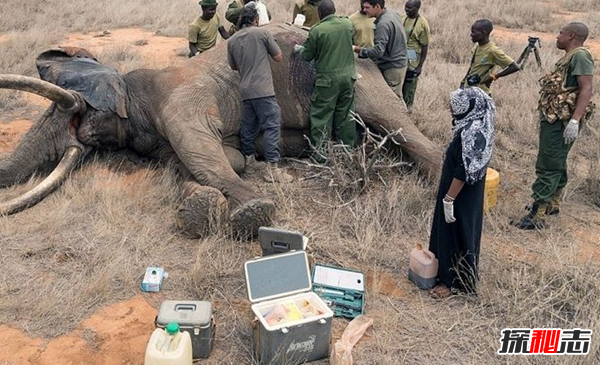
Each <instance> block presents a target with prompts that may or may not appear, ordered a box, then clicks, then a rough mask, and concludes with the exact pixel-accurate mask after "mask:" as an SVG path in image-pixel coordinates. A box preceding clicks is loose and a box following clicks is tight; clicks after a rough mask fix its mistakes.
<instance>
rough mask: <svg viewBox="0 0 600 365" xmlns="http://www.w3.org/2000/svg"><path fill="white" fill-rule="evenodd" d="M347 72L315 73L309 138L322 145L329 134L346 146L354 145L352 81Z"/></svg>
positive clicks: (319, 145) (353, 80)
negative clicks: (334, 73)
mask: <svg viewBox="0 0 600 365" xmlns="http://www.w3.org/2000/svg"><path fill="white" fill-rule="evenodd" d="M355 81H356V78H355V77H354V76H351V75H343V74H342V75H327V76H322V75H317V80H316V81H315V91H314V92H313V95H312V98H311V106H310V142H311V143H312V144H313V146H315V147H316V148H317V149H320V148H322V147H323V146H324V145H325V143H326V142H327V141H328V140H329V139H330V138H332V137H335V139H336V140H337V141H339V142H341V143H343V144H345V145H347V146H350V147H355V146H356V125H355V123H354V121H353V120H352V119H351V117H350V111H351V110H352V111H354V82H355Z"/></svg>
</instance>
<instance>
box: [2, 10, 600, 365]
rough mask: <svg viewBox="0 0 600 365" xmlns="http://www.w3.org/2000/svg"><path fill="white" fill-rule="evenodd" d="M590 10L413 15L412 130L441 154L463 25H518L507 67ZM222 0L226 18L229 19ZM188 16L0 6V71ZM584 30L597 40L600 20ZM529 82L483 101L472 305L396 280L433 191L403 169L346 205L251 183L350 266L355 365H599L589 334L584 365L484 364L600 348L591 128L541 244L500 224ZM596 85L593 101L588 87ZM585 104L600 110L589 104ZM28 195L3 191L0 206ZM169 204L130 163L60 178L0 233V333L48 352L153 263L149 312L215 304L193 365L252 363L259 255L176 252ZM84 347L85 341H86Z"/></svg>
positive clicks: (315, 244) (331, 193) (15, 104)
mask: <svg viewBox="0 0 600 365" xmlns="http://www.w3.org/2000/svg"><path fill="white" fill-rule="evenodd" d="M264 1H265V2H266V3H267V5H268V6H269V8H270V10H271V12H272V13H273V15H274V18H275V20H277V21H290V20H291V19H289V18H291V15H290V9H291V6H292V3H293V1H292V0H279V1H275V0H264ZM596 2H597V1H596V0H578V1H566V0H560V1H559V2H557V3H556V4H550V3H548V2H539V1H533V0H523V1H516V0H514V1H506V2H502V4H501V5H500V4H499V3H498V2H494V1H491V0H481V1H476V0H464V1H458V0H429V1H426V2H424V9H423V13H424V15H425V16H426V17H427V18H428V20H429V22H430V24H431V26H432V30H433V42H432V45H431V52H430V58H429V60H428V62H427V64H426V67H425V71H424V75H423V77H422V78H421V81H420V84H419V92H418V94H417V99H416V102H415V107H414V110H415V111H414V113H413V118H414V120H415V123H416V124H417V125H418V127H419V128H420V129H421V130H422V131H423V132H424V133H425V134H426V135H427V136H428V137H429V138H431V139H432V140H433V141H435V142H436V143H438V144H440V145H445V144H447V143H448V142H449V138H450V119H449V115H448V111H447V105H448V93H449V92H450V91H451V90H453V89H454V88H455V87H456V85H457V84H458V82H459V80H460V79H461V78H462V77H463V75H464V72H465V70H466V67H467V65H466V64H467V63H468V61H469V57H470V56H469V50H470V48H471V46H472V45H471V43H470V40H469V25H470V24H471V22H472V21H473V20H475V19H477V18H481V17H488V18H490V19H492V20H493V21H494V22H496V24H498V25H502V26H506V27H512V28H526V29H527V33H525V34H524V35H523V40H522V41H520V40H519V41H515V42H514V43H508V42H499V45H500V46H501V47H502V48H503V49H505V50H506V51H507V52H508V53H509V54H510V55H512V56H513V57H514V58H516V57H517V56H518V55H519V53H520V52H521V51H522V50H523V48H524V47H525V45H526V35H527V34H528V33H529V31H532V30H536V31H549V32H551V33H555V32H556V30H557V29H558V27H559V26H560V25H561V24H562V23H563V21H562V18H560V17H552V16H549V15H550V14H551V12H552V11H553V9H556V8H558V7H560V8H561V9H565V10H569V11H579V12H584V11H592V10H594V9H595V8H597V4H596ZM221 3H222V4H221V5H220V7H219V8H220V9H219V10H220V11H221V12H223V11H224V9H225V5H226V4H225V2H224V1H221ZM336 3H337V7H338V10H339V12H342V13H352V12H354V11H355V9H356V7H357V6H356V4H355V3H358V1H354V0H352V1H350V0H338V1H337V2H336ZM59 4H60V6H59ZM402 5H403V2H402V1H398V0H396V1H389V4H388V6H389V7H390V8H395V9H402ZM596 10H597V9H596ZM197 13H198V7H197V5H196V3H195V1H189V2H175V3H168V4H167V3H165V2H164V1H162V0H149V1H144V2H140V1H129V2H122V1H116V0H106V1H102V2H97V1H96V2H93V1H89V0H79V1H77V3H68V4H66V3H64V2H58V1H57V0H48V1H44V2H41V1H35V0H34V1H28V2H21V3H19V4H12V3H11V4H9V3H8V2H4V3H1V4H0V14H2V16H1V19H2V22H1V24H0V31H2V32H4V34H5V35H3V37H4V38H2V39H0V42H1V43H0V45H1V46H0V72H2V73H8V72H10V73H19V74H25V75H34V74H35V70H34V63H33V60H34V58H35V56H36V55H37V54H38V53H39V52H40V51H41V50H43V49H45V48H47V47H50V46H53V45H55V44H57V43H59V41H60V40H61V39H63V38H64V37H65V36H66V35H67V34H68V33H69V32H75V31H83V32H97V31H100V30H104V29H114V28H118V27H144V28H146V29H149V30H152V31H157V30H159V31H161V33H162V34H168V35H173V36H179V37H184V36H185V32H186V24H187V23H189V22H190V21H191V20H192V19H193V18H194V16H195V14H197ZM582 18H584V19H586V20H587V21H588V22H589V25H590V28H591V29H592V30H593V31H594V32H595V33H593V35H596V36H597V35H598V29H600V21H599V20H598V18H597V17H594V16H591V15H590V16H588V15H582ZM48 19H52V21H51V22H49V21H48ZM559 56H560V53H559V51H558V50H555V49H553V47H550V46H549V45H548V46H547V47H546V46H545V47H544V48H543V49H542V58H543V64H544V69H548V68H549V67H550V66H551V65H552V64H553V62H555V60H556V59H557V58H558V57H559ZM99 58H100V59H101V60H102V61H103V62H105V63H107V64H110V65H112V66H115V67H118V68H119V69H120V70H121V71H128V70H131V69H134V68H136V67H139V65H141V64H142V63H143V62H144V60H141V59H140V58H139V56H137V55H136V54H135V49H132V47H130V46H121V45H116V46H114V47H112V48H109V49H106V50H105V51H104V53H103V54H101V55H100V56H99ZM540 76H541V73H540V71H538V70H535V69H533V68H531V69H528V70H526V71H525V72H522V73H520V74H518V75H515V76H511V77H509V78H506V79H503V80H501V81H500V82H499V83H498V84H497V85H494V87H493V93H494V98H495V100H496V102H497V106H498V117H497V142H496V152H495V156H494V159H493V163H492V165H493V167H494V168H496V169H497V170H499V171H500V174H501V175H500V176H501V185H500V202H499V205H498V206H497V207H495V208H494V209H493V210H492V211H491V212H490V214H488V215H487V216H486V221H485V226H484V237H483V241H482V254H481V273H480V274H481V283H480V294H479V296H478V297H476V298H465V297H454V298H451V299H450V300H447V301H443V302H434V301H432V300H431V299H430V298H429V297H428V296H427V294H426V293H423V292H420V291H419V290H417V289H416V288H414V286H412V285H411V284H410V283H408V281H407V280H406V279H405V276H406V270H407V259H408V253H409V252H410V249H411V248H412V247H413V245H414V244H416V243H424V244H426V243H427V241H428V236H429V229H430V224H431V218H432V210H433V205H434V199H435V192H436V188H437V187H436V186H435V185H434V184H431V183H429V182H426V181H424V180H423V179H422V178H421V177H420V176H419V175H418V174H417V173H416V172H404V173H402V174H398V173H393V174H391V173H387V174H385V175H384V178H383V180H384V181H385V184H384V183H383V182H380V181H378V179H373V180H372V182H371V184H370V185H369V187H368V189H367V191H366V192H365V193H363V194H362V195H361V196H360V197H359V198H357V199H355V200H353V201H350V200H351V199H352V198H353V197H354V196H353V195H345V194H342V193H339V190H336V189H335V188H328V187H327V186H328V184H326V183H318V182H317V181H316V180H315V179H311V180H307V181H296V182H295V183H293V184H290V185H287V186H279V185H277V186H272V185H269V184H263V183H259V182H252V185H253V186H254V187H255V188H256V189H257V190H260V191H262V192H263V193H264V194H265V195H268V196H271V197H273V198H274V199H275V200H276V202H277V204H278V212H279V213H278V214H279V215H278V220H277V225H278V226H280V227H282V228H290V229H294V230H300V231H302V232H305V233H306V234H307V235H309V236H310V244H309V250H310V254H311V258H312V259H313V260H315V261H318V262H319V263H326V264H335V265H343V266H347V267H352V268H356V269H359V270H362V271H364V272H366V273H367V277H369V278H370V281H369V285H368V297H367V312H368V314H369V315H371V316H373V318H374V319H375V326H374V328H373V330H372V331H370V332H369V334H368V336H367V337H366V338H365V339H363V341H362V342H361V343H360V344H359V346H358V347H357V348H356V349H355V362H356V364H378V365H387V364H390V365H391V364H399V363H407V364H416V363H422V364H505V363H511V364H512V363H518V364H558V363H560V364H597V363H598V362H600V351H599V344H600V342H598V341H597V339H596V338H595V337H594V341H593V343H592V349H591V351H590V355H588V356H585V357H575V356H573V357H533V356H531V357H520V358H501V357H498V356H497V355H495V353H496V351H497V349H498V345H499V342H498V338H499V336H500V330H501V329H503V328H505V327H562V328H573V327H582V328H592V329H594V331H595V332H596V333H600V327H599V324H598V323H600V315H599V313H600V305H599V304H598V303H600V301H599V299H600V298H598V295H599V293H600V270H598V269H599V263H598V262H599V258H600V255H598V252H599V251H600V247H599V245H600V216H599V215H598V210H597V208H595V207H594V206H593V205H592V204H591V200H592V199H593V198H594V197H597V196H599V195H600V186H599V183H598V176H600V165H599V163H598V162H599V161H600V147H599V145H598V143H597V140H598V130H597V127H596V126H597V122H598V120H599V118H598V117H596V119H595V121H594V122H596V123H594V122H592V123H589V126H588V127H587V128H586V130H584V133H583V135H582V137H581V139H580V140H579V141H578V142H577V143H576V144H575V147H574V149H573V151H572V152H571V157H570V160H569V163H570V167H569V171H570V178H571V181H570V183H569V185H568V186H567V190H566V192H565V193H566V194H565V204H564V209H563V212H562V213H561V216H560V217H559V218H551V220H550V223H551V225H552V227H551V229H549V230H546V231H544V232H542V233H531V232H521V231H516V230H515V229H512V228H511V227H509V225H508V219H509V217H512V216H517V215H521V214H523V206H524V205H525V204H526V203H527V202H528V200H529V197H528V196H529V194H530V185H531V183H532V181H533V179H534V170H533V164H534V159H535V154H536V148H537V137H536V135H537V131H536V129H537V123H536V120H535V111H534V109H535V103H536V100H537V89H538V87H537V79H538V78H539V77H540ZM599 79H600V78H598V77H597V78H596V82H595V86H596V90H600V81H598V80H599ZM595 100H596V102H597V103H598V97H597V96H596V97H595ZM599 104H600V103H599ZM27 107H28V106H24V105H23V101H22V100H20V99H18V98H13V97H12V96H10V94H7V93H0V108H1V109H2V110H3V113H6V111H7V110H8V109H11V108H12V109H13V111H12V112H13V113H14V112H18V111H20V110H22V109H23V108H27ZM29 107H31V106H29ZM3 116H4V114H3ZM115 166H116V167H115ZM300 173H303V172H302V171H301V170H300V169H298V170H297V171H295V174H296V175H299V174H300ZM298 177H301V176H298ZM26 188H27V186H21V187H17V188H11V189H7V190H4V191H2V198H7V197H10V196H13V195H15V194H17V193H18V192H21V191H23V190H24V189H26ZM348 201H350V203H348ZM344 203H347V204H346V205H343V204H344ZM177 204H178V197H177V182H176V181H175V180H174V177H173V173H172V171H170V170H165V169H162V168H152V169H147V168H140V167H135V166H130V165H129V163H127V162H123V161H121V160H120V159H118V158H111V159H108V160H107V159H99V160H96V161H92V162H91V163H90V164H88V165H87V166H86V167H84V168H83V169H81V170H79V171H77V172H75V173H73V175H72V177H71V179H69V181H68V182H67V183H66V184H65V185H64V186H63V187H62V188H61V189H60V190H59V191H58V192H56V193H54V194H53V195H52V196H51V197H49V198H48V199H46V200H45V201H44V202H43V203H41V204H40V205H38V206H36V207H35V208H33V209H30V210H28V211H26V212H23V213H20V214H18V215H15V216H11V217H2V218H0V242H1V245H0V267H1V268H2V270H0V324H10V325H12V326H16V327H19V328H21V329H24V330H26V331H28V332H29V333H31V334H35V335H42V336H45V337H53V336H56V335H59V334H63V333H66V332H68V331H70V330H71V329H73V328H74V327H75V326H76V325H77V324H78V323H79V322H80V321H81V320H82V319H83V318H85V317H87V316H89V315H90V314H91V313H92V312H94V311H95V310H97V309H98V308H99V307H100V306H103V305H106V304H109V303H113V302H116V301H119V300H122V299H125V298H128V297H131V296H132V295H134V294H136V293H138V292H139V283H140V281H141V277H142V275H143V272H144V268H145V267H146V266H148V265H162V266H164V267H166V268H167V270H168V271H169V272H170V274H171V276H170V278H169V279H168V280H167V281H166V284H165V287H164V290H163V291H162V292H161V293H160V294H158V295H148V296H147V299H148V300H149V301H151V303H152V304H153V305H156V306H158V304H159V303H160V301H161V300H163V299H166V298H192V299H206V300H211V301H212V302H213V304H214V305H215V314H216V320H217V322H218V326H219V327H218V328H219V330H218V332H217V342H216V346H217V347H218V348H220V349H222V350H223V351H224V352H225V353H226V354H227V356H226V357H225V358H218V359H217V358H211V359H208V360H207V361H205V362H203V363H206V364H250V363H251V362H250V356H249V354H250V348H249V343H250V325H249V321H250V319H251V318H250V317H249V309H248V307H249V304H248V302H247V300H246V290H245V283H244V277H243V271H242V267H243V262H244V261H245V260H248V259H250V258H252V257H254V256H256V255H258V254H259V250H258V247H257V245H256V244H254V243H253V244H248V243H240V242H233V241H231V240H229V239H227V238H226V237H225V236H214V237H210V238H207V239H204V240H197V241H193V240H187V239H184V238H183V237H181V236H180V235H179V234H178V233H177V232H176V230H175V228H174V211H175V208H176V206H177ZM340 205H343V206H340ZM590 255H592V258H589V256H590ZM594 255H595V256H594ZM38 298H44V300H43V301H40V300H39V299H38ZM345 324H346V322H345V321H343V320H338V319H336V320H335V321H334V330H335V331H334V332H335V333H336V334H339V333H340V331H341V330H343V328H344V326H345ZM87 337H89V339H88V341H89V342H94V336H93V334H89V336H87ZM87 337H86V338H87ZM324 363H325V362H324V361H322V362H318V363H317V364H324Z"/></svg>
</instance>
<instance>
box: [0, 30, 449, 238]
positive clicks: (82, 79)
mask: <svg viewBox="0 0 600 365" xmlns="http://www.w3.org/2000/svg"><path fill="white" fill-rule="evenodd" d="M269 29H270V31H272V32H273V34H274V36H275V39H276V40H277V42H278V44H279V45H280V47H281V49H282V51H283V54H284V62H281V63H273V64H272V68H273V80H274V84H275V92H276V94H277V98H278V101H279V104H280V106H281V111H282V117H283V126H282V141H281V152H282V155H283V156H298V155H300V154H301V153H302V152H303V151H305V148H306V147H307V146H306V141H305V139H304V138H303V134H306V132H307V131H308V123H309V117H308V115H309V109H310V96H311V93H312V91H313V83H314V78H315V73H314V68H313V65H312V64H309V63H306V62H304V61H302V60H301V59H299V58H298V57H296V56H294V55H293V54H292V47H293V45H294V44H295V43H296V42H298V43H302V42H303V40H304V39H305V37H306V32H304V31H302V30H299V29H297V28H294V27H290V26H285V25H270V26H269ZM36 65H37V67H38V71H39V73H40V77H41V79H42V80H43V81H40V80H37V79H32V78H27V77H23V76H14V75H0V88H10V89H18V90H25V91H29V92H34V93H37V94H40V95H43V96H45V97H47V98H49V99H51V100H52V101H54V102H53V103H52V105H51V106H50V107H49V108H48V110H46V112H45V113H44V114H42V115H41V116H40V117H39V118H38V120H37V121H36V123H34V124H33V126H32V127H31V129H30V130H29V131H28V133H27V134H26V135H25V136H24V137H23V139H22V141H21V143H20V144H19V146H17V148H16V149H15V150H14V151H13V152H12V153H11V155H10V156H9V157H8V158H6V159H3V160H1V161H0V188H1V187H6V186H10V185H13V184H16V183H19V182H22V181H23V180H24V179H26V178H28V177H30V176H31V175H32V174H33V173H35V172H37V171H40V170H41V169H42V168H43V167H45V166H47V165H48V164H50V165H53V166H56V165H57V164H58V167H57V168H56V169H55V171H54V172H53V173H52V174H51V175H49V176H48V177H47V178H46V180H45V181H44V182H42V183H41V184H40V185H39V186H38V187H36V188H34V189H33V190H32V191H30V192H28V193H27V194H25V195H23V196H21V197H19V198H16V199H13V200H11V201H8V202H2V203H0V214H12V213H15V212H18V211H20V210H23V209H26V208H28V207H30V206H32V205H34V204H35V203H37V202H38V201H40V200H41V199H43V198H44V197H45V196H47V195H48V194H49V193H50V192H51V191H52V190H53V189H56V188H57V187H58V186H59V185H60V182H61V181H62V180H64V178H65V177H66V175H67V173H68V172H69V171H70V170H71V169H73V168H74V167H75V166H76V165H77V161H79V160H80V159H81V158H83V156H85V155H86V154H87V153H89V152H90V151H92V150H94V149H104V150H116V149H123V148H127V149H130V150H133V151H135V152H137V153H138V154H140V155H144V156H148V157H151V158H155V159H159V160H161V161H165V162H168V163H173V164H175V165H176V166H177V168H178V171H179V172H180V173H181V174H182V176H183V178H184V183H183V187H182V194H183V197H184V202H183V203H182V205H181V207H180V209H179V214H178V217H177V225H178V226H179V227H180V228H181V229H182V230H183V231H184V232H186V233H188V234H189V235H192V236H200V235H202V234H205V233H206V232H208V231H209V230H210V229H211V228H210V227H213V228H214V227H222V226H221V224H222V223H223V222H225V223H228V224H229V225H230V226H231V227H232V228H233V232H234V234H236V235H238V236H248V235H252V234H254V233H255V232H256V230H257V229H258V227H259V226H261V225H269V224H271V223H272V219H273V217H274V214H275V206H274V204H273V202H272V201H271V200H269V199H266V198H265V197H263V196H261V195H259V194H257V193H256V192H255V191H253V190H252V189H251V188H250V187H249V186H248V185H247V184H246V183H245V182H244V181H243V180H242V179H241V178H240V177H239V176H238V173H240V172H242V171H243V169H244V159H243V156H242V155H241V153H240V152H239V137H238V132H239V122H240V120H241V101H240V96H239V92H238V83H239V75H238V73H237V72H234V71H232V70H231V69H230V68H229V67H228V64H227V57H226V44H225V42H221V44H220V45H218V46H217V47H215V48H214V49H212V50H210V51H208V52H205V53H202V54H201V55H199V56H196V57H194V58H192V59H190V60H189V61H187V63H186V64H185V65H183V66H181V67H170V68H167V69H164V70H149V69H140V70H135V71H132V72H129V73H127V74H125V75H120V74H119V73H118V72H117V71H116V70H115V69H113V68H111V67H108V66H105V65H102V64H101V63H99V62H98V61H97V60H96V59H95V58H94V56H93V55H91V54H90V53H89V52H87V51H86V50H84V49H80V48H75V47H62V48H59V49H52V50H49V51H46V52H44V53H42V54H41V55H40V56H39V57H38V58H37V60H36ZM357 70H358V73H359V75H360V76H359V80H358V81H357V83H356V111H357V113H358V114H360V115H361V117H362V118H363V120H364V121H365V122H366V123H367V125H368V126H369V127H370V128H372V129H373V130H375V131H378V132H381V133H385V132H386V131H392V130H397V129H400V128H402V130H403V135H404V137H405V140H399V141H398V142H399V143H400V145H401V146H402V149H403V150H404V151H405V152H406V153H407V154H408V155H409V156H410V157H411V158H412V159H413V160H414V161H416V162H417V164H418V165H419V166H420V168H421V169H422V171H424V172H425V173H426V174H428V175H430V176H436V175H437V174H438V171H439V168H440V163H441V150H440V149H439V148H438V146H436V145H434V144H433V143H431V142H430V141H429V140H428V139H427V138H426V137H424V136H423V135H422V134H421V133H420V132H419V131H418V130H417V129H416V127H415V126H414V124H413V123H412V122H411V121H410V119H409V117H408V115H407V112H406V107H405V106H404V103H403V102H402V101H401V100H399V99H397V98H396V96H395V95H394V93H393V92H392V91H391V90H390V89H389V87H388V86H387V85H386V83H385V81H384V79H383V77H382V76H381V73H380V72H379V70H378V69H377V67H376V66H375V65H374V64H373V62H371V61H370V60H358V61H357ZM57 86H58V87H57ZM61 159H62V161H61ZM59 161H61V162H60V163H59ZM36 189H37V190H36ZM219 222H220V223H219Z"/></svg>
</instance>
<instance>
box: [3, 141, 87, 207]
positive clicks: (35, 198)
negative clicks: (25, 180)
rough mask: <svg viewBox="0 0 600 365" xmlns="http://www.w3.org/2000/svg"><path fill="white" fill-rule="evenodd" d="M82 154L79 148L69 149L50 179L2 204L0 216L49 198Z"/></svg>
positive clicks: (49, 176) (47, 178)
mask: <svg viewBox="0 0 600 365" xmlns="http://www.w3.org/2000/svg"><path fill="white" fill-rule="evenodd" d="M82 154H83V151H82V150H81V149H80V148H79V147H69V149H67V152H65V154H64V155H63V157H62V159H61V160H60V162H59V164H58V166H56V168H55V169H54V171H52V173H51V174H50V175H48V177H46V178H45V179H44V181H42V182H41V183H40V184H39V185H38V186H36V187H35V188H33V189H31V190H29V191H28V192H26V193H25V194H23V195H21V196H19V197H17V198H14V199H12V200H9V201H6V202H1V203H0V216H3V215H10V214H14V213H18V212H20V211H22V210H25V209H27V208H29V207H32V206H34V205H35V204H37V203H39V202H40V201H41V200H42V199H44V198H45V197H47V196H48V195H49V194H50V193H51V192H53V191H54V190H56V189H57V188H58V187H59V186H60V185H61V184H62V183H63V181H64V180H65V179H66V178H67V175H68V174H69V172H71V170H73V167H75V165H76V164H77V162H78V161H79V158H80V157H81V155H82Z"/></svg>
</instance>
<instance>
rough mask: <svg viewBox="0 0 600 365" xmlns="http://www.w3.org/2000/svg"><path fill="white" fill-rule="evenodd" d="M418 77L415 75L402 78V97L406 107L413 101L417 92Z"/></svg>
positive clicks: (410, 105)
mask: <svg viewBox="0 0 600 365" xmlns="http://www.w3.org/2000/svg"><path fill="white" fill-rule="evenodd" d="M418 82H419V78H418V77H415V78H412V79H404V85H403V86H402V97H403V98H404V102H405V103H406V107H407V108H409V109H410V108H411V107H412V105H413V103H414V101H415V94H416V93H417V83H418Z"/></svg>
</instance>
